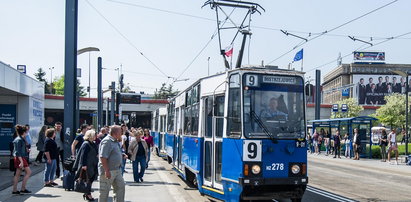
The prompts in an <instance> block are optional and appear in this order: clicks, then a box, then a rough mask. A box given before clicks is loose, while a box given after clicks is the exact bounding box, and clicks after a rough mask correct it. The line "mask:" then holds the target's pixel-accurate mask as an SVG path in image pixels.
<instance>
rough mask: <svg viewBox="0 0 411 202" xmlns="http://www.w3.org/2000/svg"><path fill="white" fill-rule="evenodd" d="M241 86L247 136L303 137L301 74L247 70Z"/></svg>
mask: <svg viewBox="0 0 411 202" xmlns="http://www.w3.org/2000/svg"><path fill="white" fill-rule="evenodd" d="M243 86H244V102H243V103H244V134H245V136H246V137H247V138H275V139H296V138H304V137H305V119H304V96H303V94H304V90H303V89H304V88H303V80H302V78H301V77H292V76H273V75H251V74H248V75H247V74H246V75H244V77H243Z"/></svg>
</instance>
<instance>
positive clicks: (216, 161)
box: [203, 96, 224, 189]
mask: <svg viewBox="0 0 411 202" xmlns="http://www.w3.org/2000/svg"><path fill="white" fill-rule="evenodd" d="M213 99H215V100H213ZM203 106H204V108H205V109H204V112H205V113H204V119H205V124H204V126H205V127H204V130H205V133H204V136H205V137H204V152H203V155H204V158H203V159H204V164H203V165H204V175H203V176H204V185H206V186H210V187H214V188H217V189H222V188H223V185H222V184H221V171H222V170H221V168H222V138H223V123H224V96H216V97H214V98H213V96H209V97H206V98H204V105H203Z"/></svg>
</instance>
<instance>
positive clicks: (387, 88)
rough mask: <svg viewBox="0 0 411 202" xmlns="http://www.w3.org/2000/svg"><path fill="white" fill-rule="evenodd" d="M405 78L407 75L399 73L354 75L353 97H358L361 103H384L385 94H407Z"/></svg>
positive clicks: (410, 84)
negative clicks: (403, 75)
mask: <svg viewBox="0 0 411 202" xmlns="http://www.w3.org/2000/svg"><path fill="white" fill-rule="evenodd" d="M405 80H406V78H405V77H402V76H399V75H363V74H358V75H353V82H354V84H355V87H354V95H353V97H355V98H357V99H358V104H360V105H384V104H385V103H386V102H385V100H384V97H385V96H387V95H390V94H392V93H401V94H405V92H406V83H405V82H406V81H405ZM410 81H411V80H410ZM410 81H409V82H410ZM409 86H411V83H409ZM409 90H410V89H409Z"/></svg>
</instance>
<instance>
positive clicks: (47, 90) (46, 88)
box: [34, 67, 50, 94]
mask: <svg viewBox="0 0 411 202" xmlns="http://www.w3.org/2000/svg"><path fill="white" fill-rule="evenodd" d="M44 76H46V72H45V71H44V70H43V68H41V67H40V68H38V69H37V72H36V73H34V77H36V79H37V81H40V82H44V93H45V94H50V85H49V84H48V83H47V81H46V79H45V78H44Z"/></svg>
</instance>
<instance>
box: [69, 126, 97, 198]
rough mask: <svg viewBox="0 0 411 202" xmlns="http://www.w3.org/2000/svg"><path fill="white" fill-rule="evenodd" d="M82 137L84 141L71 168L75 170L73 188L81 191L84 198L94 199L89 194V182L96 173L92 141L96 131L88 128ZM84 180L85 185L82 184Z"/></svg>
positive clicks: (95, 176) (95, 157)
mask: <svg viewBox="0 0 411 202" xmlns="http://www.w3.org/2000/svg"><path fill="white" fill-rule="evenodd" d="M83 138H84V142H83V144H82V145H81V147H80V149H79V151H78V153H77V156H76V161H75V162H74V166H73V169H74V170H77V173H76V179H77V180H76V185H75V187H74V190H75V191H79V192H83V193H84V194H83V199H84V200H88V201H94V198H93V197H92V196H91V184H92V183H93V181H94V180H96V179H97V175H98V171H97V164H98V156H97V155H98V151H97V145H96V144H95V143H94V140H95V139H96V131H94V130H88V131H87V132H86V134H85V135H84V137H83ZM84 178H85V179H84ZM84 182H85V183H86V187H84V186H83V185H84ZM76 188H77V189H76Z"/></svg>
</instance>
